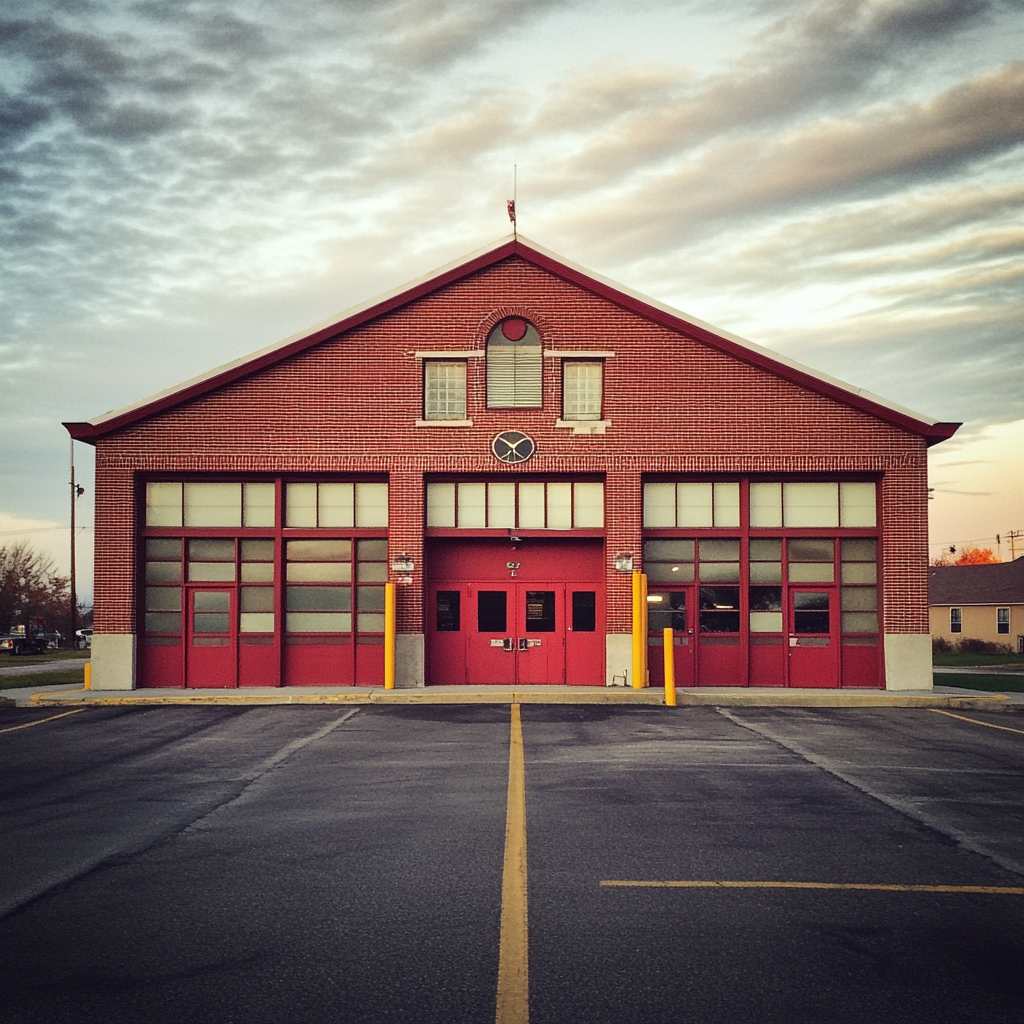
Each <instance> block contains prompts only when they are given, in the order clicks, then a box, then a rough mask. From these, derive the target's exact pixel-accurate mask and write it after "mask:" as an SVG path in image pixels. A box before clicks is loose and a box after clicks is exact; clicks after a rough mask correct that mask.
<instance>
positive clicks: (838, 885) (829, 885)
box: [601, 881, 1024, 896]
mask: <svg viewBox="0 0 1024 1024" xmlns="http://www.w3.org/2000/svg"><path fill="white" fill-rule="evenodd" d="M601 885H609V886H630V887H638V888H651V889H659V888H660V889H859V890H866V891H868V892H962V893H981V894H983V895H989V896H1024V887H1021V888H1016V887H1013V886H1005V885H875V884H874V883H872V882H705V881H685V882H640V881H635V882H631V881H604V882H601Z"/></svg>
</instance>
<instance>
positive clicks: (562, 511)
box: [548, 484, 572, 530]
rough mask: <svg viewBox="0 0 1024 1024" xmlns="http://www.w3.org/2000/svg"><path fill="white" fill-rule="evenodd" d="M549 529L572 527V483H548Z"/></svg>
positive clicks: (568, 528)
mask: <svg viewBox="0 0 1024 1024" xmlns="http://www.w3.org/2000/svg"><path fill="white" fill-rule="evenodd" d="M548 529H549V530H571V529H572V484H548Z"/></svg>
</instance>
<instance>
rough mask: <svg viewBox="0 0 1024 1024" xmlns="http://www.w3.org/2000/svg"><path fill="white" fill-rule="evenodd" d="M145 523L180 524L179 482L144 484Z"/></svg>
mask: <svg viewBox="0 0 1024 1024" xmlns="http://www.w3.org/2000/svg"><path fill="white" fill-rule="evenodd" d="M146 525H147V526H181V484H179V483H151V484H146Z"/></svg>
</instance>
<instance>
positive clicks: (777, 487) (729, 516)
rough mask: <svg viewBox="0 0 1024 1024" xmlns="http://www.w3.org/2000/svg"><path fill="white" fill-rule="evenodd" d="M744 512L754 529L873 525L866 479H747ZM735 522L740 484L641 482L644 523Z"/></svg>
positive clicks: (873, 507) (692, 524)
mask: <svg viewBox="0 0 1024 1024" xmlns="http://www.w3.org/2000/svg"><path fill="white" fill-rule="evenodd" d="M749 494H750V499H749V515H750V526H751V528H754V529H761V528H768V529H772V528H778V527H805V528H825V529H835V528H843V529H853V528H874V527H875V526H876V525H877V512H876V488H875V484H874V483H872V482H860V481H843V482H832V481H827V482H810V483H801V482H774V481H766V482H760V481H758V482H752V483H751V484H750V491H749ZM739 525H740V485H739V484H738V483H731V482H719V483H696V482H694V483H690V482H687V483H648V484H644V526H645V527H649V528H652V529H659V528H672V527H675V528H684V529H685V528H691V527H693V528H709V527H735V526H739Z"/></svg>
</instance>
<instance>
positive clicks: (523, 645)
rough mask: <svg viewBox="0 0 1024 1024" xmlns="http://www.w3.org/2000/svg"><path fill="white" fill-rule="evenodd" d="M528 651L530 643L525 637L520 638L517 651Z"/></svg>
mask: <svg viewBox="0 0 1024 1024" xmlns="http://www.w3.org/2000/svg"><path fill="white" fill-rule="evenodd" d="M529 649H530V641H529V640H527V639H526V637H523V636H521V637H520V638H519V650H521V651H528V650H529Z"/></svg>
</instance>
